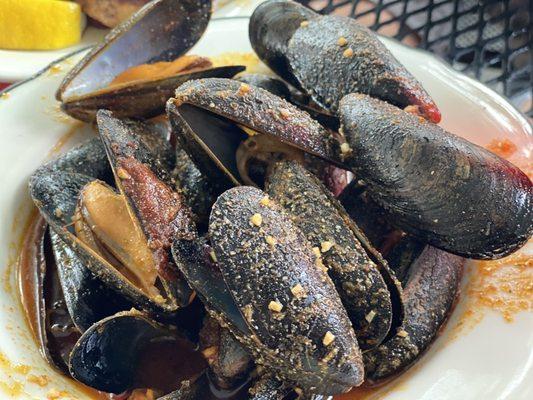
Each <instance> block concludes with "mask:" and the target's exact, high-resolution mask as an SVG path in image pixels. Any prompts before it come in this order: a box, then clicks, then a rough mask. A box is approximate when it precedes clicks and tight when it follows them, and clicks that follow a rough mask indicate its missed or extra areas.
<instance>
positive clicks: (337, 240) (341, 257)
mask: <svg viewBox="0 0 533 400" xmlns="http://www.w3.org/2000/svg"><path fill="white" fill-rule="evenodd" d="M266 190H267V192H268V194H269V195H270V196H271V198H272V199H273V200H275V201H277V202H278V203H279V204H280V205H281V206H282V207H283V208H284V209H285V211H286V212H287V213H288V215H289V216H290V217H291V219H292V221H293V223H294V224H295V225H296V226H298V227H299V228H300V229H301V230H302V232H304V234H305V235H306V237H307V239H308V240H309V242H310V243H311V245H312V246H317V247H320V251H321V253H322V260H323V263H324V264H325V265H326V266H327V267H328V272H329V275H330V277H331V278H332V280H333V282H334V283H335V286H336V288H337V291H338V292H339V295H340V297H341V300H342V302H343V304H344V307H345V308H346V310H347V312H348V316H349V317H350V320H351V321H352V325H353V327H354V329H355V332H356V334H357V340H358V342H359V346H360V347H361V349H363V350H365V349H369V348H373V347H375V346H377V345H378V344H379V343H381V341H382V340H383V339H384V338H385V336H386V335H387V333H388V331H389V329H390V326H391V319H392V306H391V299H390V295H389V291H388V290H387V286H386V284H385V282H384V281H383V278H382V276H381V274H380V272H379V270H378V269H377V267H376V265H375V264H374V262H373V261H372V260H371V259H370V258H369V257H368V255H367V254H366V252H365V250H364V249H363V247H362V246H361V244H360V243H359V241H358V240H357V239H356V238H355V236H354V234H353V232H352V231H351V230H350V228H349V227H348V226H347V225H346V223H345V222H344V219H343V217H342V216H341V215H340V212H341V211H343V210H342V206H341V205H340V204H338V202H337V201H336V200H335V199H334V198H333V196H331V195H328V192H327V189H326V188H325V187H324V186H323V185H322V184H321V183H320V182H319V181H318V179H317V178H316V177H314V176H313V175H312V174H311V173H310V172H308V171H306V170H305V168H304V167H303V166H301V165H300V164H298V163H297V162H290V161H285V162H279V163H276V164H275V165H274V166H273V168H272V171H271V173H270V175H269V176H268V180H267V188H266ZM334 203H337V204H335V205H334ZM370 312H374V313H375V314H376V316H375V318H374V319H373V320H372V321H371V322H368V321H367V320H366V319H365V316H366V315H368V313H370Z"/></svg>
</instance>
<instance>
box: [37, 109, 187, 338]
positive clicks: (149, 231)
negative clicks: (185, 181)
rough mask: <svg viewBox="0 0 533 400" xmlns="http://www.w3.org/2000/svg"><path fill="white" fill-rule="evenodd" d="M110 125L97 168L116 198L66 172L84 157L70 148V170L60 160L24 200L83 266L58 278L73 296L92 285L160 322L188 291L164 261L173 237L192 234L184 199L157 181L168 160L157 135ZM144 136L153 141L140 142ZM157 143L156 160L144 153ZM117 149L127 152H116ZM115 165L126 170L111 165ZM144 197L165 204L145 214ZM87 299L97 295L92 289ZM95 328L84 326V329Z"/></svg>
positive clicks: (89, 179) (40, 174)
mask: <svg viewBox="0 0 533 400" xmlns="http://www.w3.org/2000/svg"><path fill="white" fill-rule="evenodd" d="M113 124H115V125H116V124H117V121H116V120H114V119H113V117H112V116H111V115H110V114H109V113H108V114H103V115H102V120H101V121H100V129H101V132H102V135H103V136H102V137H105V140H104V142H105V143H106V151H107V152H108V156H109V160H110V161H111V163H109V162H108V161H104V162H103V163H102V164H103V165H105V166H106V167H105V169H106V170H108V168H109V167H108V166H109V164H111V167H112V170H113V172H114V175H115V178H116V179H115V181H116V183H117V185H118V188H119V190H120V191H121V192H120V193H117V192H116V191H115V190H114V189H113V188H112V187H110V186H109V184H108V183H105V182H103V181H100V180H95V177H94V176H89V175H85V174H81V173H77V172H70V171H72V170H74V169H75V168H76V166H77V165H78V164H79V163H80V161H79V159H78V158H77V157H83V155H84V154H86V152H85V151H81V150H79V149H76V150H74V154H75V155H77V156H76V157H74V156H72V155H71V154H70V153H68V154H69V155H67V156H65V157H66V158H67V159H68V160H70V162H69V163H67V164H68V165H71V166H72V167H71V168H65V167H64V164H65V162H64V161H62V159H63V158H64V157H63V158H61V159H60V160H59V161H57V162H55V163H52V165H46V166H45V167H43V168H41V169H39V170H38V171H37V172H36V173H35V174H34V175H33V176H32V177H31V179H30V191H31V195H32V197H33V199H34V201H35V203H36V205H37V206H38V207H39V208H40V210H41V213H42V215H43V216H44V217H45V219H46V220H47V222H48V223H49V224H50V225H51V227H52V229H53V230H54V231H55V232H56V233H57V234H58V235H59V236H60V238H61V240H62V242H64V243H65V244H66V245H68V247H69V249H70V250H69V251H72V252H74V254H75V256H76V257H77V260H78V261H80V262H81V264H82V265H83V266H84V268H80V269H79V272H78V273H74V272H73V271H72V270H70V271H68V274H65V277H67V276H68V277H69V279H71V280H72V282H73V286H72V289H75V290H76V291H77V292H78V293H83V292H84V291H85V290H86V289H87V288H86V287H85V285H86V284H88V285H94V282H92V281H98V282H100V285H101V286H103V287H106V288H107V289H108V290H111V292H114V293H115V296H118V297H119V298H120V299H122V301H123V302H125V301H126V300H127V301H128V302H129V307H128V308H131V307H136V308H139V309H141V310H150V311H151V312H154V313H155V315H159V316H161V317H163V316H165V315H171V314H173V313H175V311H176V310H177V308H178V306H180V305H184V304H188V303H189V302H190V300H191V291H190V289H189V288H188V285H187V283H186V282H185V281H184V280H183V279H182V278H180V276H179V271H178V270H177V268H176V267H175V266H173V264H172V262H171V260H169V247H170V242H168V240H169V239H168V238H169V237H170V236H171V237H172V240H173V239H174V234H175V232H176V231H178V230H179V231H180V232H183V234H184V235H191V234H192V235H194V232H195V231H194V229H193V227H192V226H191V225H190V224H192V220H190V219H191V217H190V215H189V214H188V213H189V211H188V208H187V207H186V206H185V204H184V202H183V199H182V198H181V197H180V196H179V195H178V194H177V193H174V192H173V191H172V190H171V189H170V188H169V187H168V186H167V185H166V184H165V183H164V182H163V181H162V180H160V178H161V179H165V177H166V176H167V175H168V174H169V172H168V171H166V167H165V165H166V163H167V162H168V161H169V160H168V157H170V155H169V154H168V152H167V151H165V146H163V145H161V143H162V141H161V140H160V139H158V135H159V133H158V132H156V131H154V130H151V129H150V128H149V126H148V125H147V124H144V123H140V122H133V121H128V120H125V121H121V125H120V126H118V127H116V126H115V125H113ZM115 128H116V129H115ZM110 129H114V130H113V132H115V133H114V134H111V133H110ZM151 136H155V138H154V137H152V138H151V139H149V140H147V139H143V137H151ZM156 143H159V146H157V148H158V154H153V153H152V152H151V151H150V150H149V149H150V146H154V144H156ZM84 146H87V145H84ZM102 149H103V148H102ZM124 149H126V150H127V151H129V153H126V154H124V153H121V151H122V152H123V151H124ZM170 154H172V152H170ZM121 156H126V157H121ZM124 160H125V161H124ZM102 161H103V160H102ZM122 162H124V163H125V164H124V165H122V164H119V165H118V166H117V163H122ZM81 164H83V163H81ZM54 165H56V166H54ZM60 167H61V168H60ZM86 167H87V166H86V165H85V168H86ZM120 168H122V170H121V169H120ZM150 168H152V169H150ZM128 171H129V172H128ZM106 172H107V171H106ZM126 174H128V175H126ZM156 174H158V175H156ZM93 175H94V174H93ZM126 176H127V177H128V178H131V182H130V183H129V184H124V181H125V180H126V179H124V178H125V177H126ZM147 190H157V191H158V194H160V195H161V196H163V195H164V196H166V197H165V199H164V200H163V199H159V198H158V200H161V201H160V202H159V203H157V204H156V205H157V206H158V208H157V210H158V212H161V213H162V214H150V213H149V212H148V211H150V210H151V207H153V206H154V203H153V201H155V199H154V198H153V197H150V196H147V197H146V196H145V197H143V196H144V194H145V193H146V191H147ZM115 221H116V222H115ZM173 221H174V222H175V223H174V224H172V222H173ZM161 225H164V226H161ZM165 235H166V239H165ZM149 240H152V241H151V242H149ZM165 240H167V242H165ZM165 246H166V247H165ZM165 249H166V250H165ZM59 265H62V263H59ZM66 267H68V265H66ZM82 274H87V276H86V277H83V275H82ZM87 279H89V281H90V282H86V281H87ZM92 293H93V295H96V294H97V293H98V291H97V290H96V287H95V290H94V291H92ZM67 298H68V296H67ZM72 307H75V306H72ZM109 311H113V308H112V307H110V308H109ZM94 322H96V321H95V320H88V321H87V322H86V324H88V325H91V324H92V323H94ZM86 324H82V325H84V326H85V327H86Z"/></svg>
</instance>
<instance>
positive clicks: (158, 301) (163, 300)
mask: <svg viewBox="0 0 533 400" xmlns="http://www.w3.org/2000/svg"><path fill="white" fill-rule="evenodd" d="M154 301H155V302H156V303H164V302H165V299H164V298H163V296H161V295H160V294H158V295H157V296H155V297H154Z"/></svg>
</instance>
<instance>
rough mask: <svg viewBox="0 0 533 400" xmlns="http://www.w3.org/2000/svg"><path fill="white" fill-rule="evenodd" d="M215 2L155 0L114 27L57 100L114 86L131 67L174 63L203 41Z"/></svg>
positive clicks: (75, 71) (68, 80)
mask: <svg viewBox="0 0 533 400" xmlns="http://www.w3.org/2000/svg"><path fill="white" fill-rule="evenodd" d="M210 14H211V0H155V1H152V2H150V3H149V4H148V5H146V6H145V7H143V8H142V9H140V10H139V11H138V12H136V13H135V14H134V15H132V16H131V17H130V18H129V19H128V20H127V21H125V22H123V23H122V24H120V25H119V26H117V27H116V28H115V29H113V30H112V31H111V32H110V33H109V34H108V35H107V36H106V38H105V40H104V41H103V42H102V43H100V44H99V45H97V46H95V47H94V48H93V49H92V50H91V51H90V52H89V53H88V54H87V55H86V56H85V57H84V58H83V59H82V60H81V61H80V62H79V63H78V64H77V65H76V66H75V67H74V68H73V69H72V70H71V71H70V72H69V74H68V75H67V76H66V77H65V79H64V80H63V82H62V83H61V86H60V87H59V89H58V91H57V94H56V97H57V99H58V100H59V101H63V102H64V101H67V100H68V99H69V98H72V97H79V96H83V95H86V94H87V93H91V92H95V91H97V90H99V89H102V88H104V87H106V86H108V85H109V83H110V82H111V81H112V80H113V79H114V78H115V77H116V76H117V75H118V74H120V73H121V72H123V71H125V70H126V69H128V68H131V67H134V66H137V65H141V64H146V63H153V62H156V61H171V60H174V59H175V58H177V57H179V56H180V55H182V54H184V53H185V52H186V51H187V50H189V49H190V48H191V47H192V46H193V45H194V44H196V42H197V41H198V40H199V39H200V37H201V36H202V34H203V33H204V31H205V29H206V28H207V24H208V23H209V19H210V16H211V15H210Z"/></svg>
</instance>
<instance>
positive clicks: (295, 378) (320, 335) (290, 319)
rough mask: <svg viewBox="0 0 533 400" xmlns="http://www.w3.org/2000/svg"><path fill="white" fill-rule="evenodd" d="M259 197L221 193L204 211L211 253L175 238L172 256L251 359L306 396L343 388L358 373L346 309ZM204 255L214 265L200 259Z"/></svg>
mask: <svg viewBox="0 0 533 400" xmlns="http://www.w3.org/2000/svg"><path fill="white" fill-rule="evenodd" d="M265 197H266V195H265V193H264V192H261V191H260V190H258V189H255V188H252V187H246V186H242V187H237V188H233V189H230V190H228V191H226V192H224V193H223V194H222V195H221V196H220V197H219V198H218V200H217V202H216V203H215V205H214V206H213V210H212V212H211V216H210V223H209V239H210V241H209V245H210V246H211V247H210V248H211V250H210V251H208V249H209V247H208V248H206V246H207V243H205V242H200V243H195V242H194V241H186V240H177V241H176V242H175V244H174V246H173V253H174V257H175V258H176V259H177V261H178V262H177V263H178V265H180V266H181V268H182V271H183V273H184V275H185V276H186V277H187V278H188V281H189V283H190V284H191V286H192V287H193V288H194V289H195V290H196V291H197V293H198V295H199V296H201V298H202V300H204V303H205V304H206V306H207V308H208V310H210V312H211V314H212V316H213V317H214V318H215V319H217V320H218V321H220V322H221V324H222V325H223V326H228V328H229V329H230V330H231V331H232V333H233V334H234V335H235V337H236V338H237V339H238V340H239V341H240V342H241V343H242V344H243V345H244V346H245V347H246V348H247V349H248V350H249V351H250V352H251V353H252V354H253V355H254V358H255V361H256V362H257V363H259V364H261V365H263V366H265V367H267V368H269V369H272V370H274V372H275V373H276V375H277V376H279V377H281V378H283V379H285V380H287V381H288V382H293V383H294V385H295V386H296V387H299V388H302V389H303V390H304V391H306V392H308V393H320V394H333V393H339V392H344V391H347V390H349V388H350V387H352V386H357V385H359V384H360V383H361V382H362V379H363V370H362V363H361V353H360V350H359V348H358V345H357V340H356V338H355V334H354V332H353V329H352V327H351V325H350V322H349V319H348V317H347V315H346V311H345V310H344V308H343V307H342V304H341V301H340V299H339V297H338V295H337V294H336V291H335V288H334V286H333V283H332V282H331V280H330V279H329V277H328V276H327V274H325V272H324V271H323V270H321V269H320V268H317V265H316V264H317V260H318V258H317V257H316V256H315V255H314V254H313V251H312V249H311V245H310V244H309V242H308V241H307V240H306V238H305V237H304V236H303V234H302V233H301V231H300V230H299V229H297V228H296V227H294V226H293V225H292V222H291V221H290V220H289V219H288V218H285V216H284V214H283V213H282V211H281V209H280V207H279V206H278V205H276V204H275V203H274V202H272V203H268V204H266V205H265V203H264V201H263V202H262V200H263V199H264V198H265ZM228 231H231V232H232V235H228V234H227V232H228ZM211 252H212V255H211V257H212V259H215V260H216V267H217V268H213V266H210V265H209V264H208V263H207V262H206V261H205V256H209V254H210V253H211ZM202 256H203V257H202ZM180 260H182V261H180ZM194 261H196V265H195V264H194ZM213 278H214V279H213ZM221 278H222V279H221ZM282 355H283V356H282Z"/></svg>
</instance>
